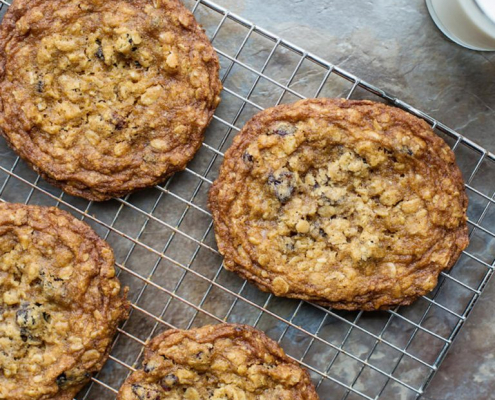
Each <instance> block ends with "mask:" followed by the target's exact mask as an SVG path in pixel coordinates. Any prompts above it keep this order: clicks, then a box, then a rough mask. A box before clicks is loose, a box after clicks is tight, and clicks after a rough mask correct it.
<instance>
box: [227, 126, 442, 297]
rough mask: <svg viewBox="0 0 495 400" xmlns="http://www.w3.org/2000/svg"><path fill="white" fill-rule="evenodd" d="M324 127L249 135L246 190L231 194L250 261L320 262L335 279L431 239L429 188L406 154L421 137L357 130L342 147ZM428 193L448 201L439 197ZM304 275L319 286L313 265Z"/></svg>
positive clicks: (392, 267)
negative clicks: (360, 134) (242, 211)
mask: <svg viewBox="0 0 495 400" xmlns="http://www.w3.org/2000/svg"><path fill="white" fill-rule="evenodd" d="M327 129H330V133H329V132H326V133H325V132H322V133H319V132H316V133H308V131H307V130H308V128H307V127H306V126H304V127H302V128H300V129H298V128H297V127H296V126H292V125H288V124H283V125H281V126H279V125H277V126H275V127H274V128H272V129H271V130H270V131H269V132H268V133H267V134H265V135H260V136H259V137H258V138H257V140H256V141H254V142H253V143H251V144H250V146H249V147H248V148H247V150H246V152H245V153H244V156H243V162H244V163H245V164H246V166H247V167H248V168H249V169H250V172H249V176H248V179H247V182H246V186H245V187H247V188H249V189H248V190H246V191H245V192H243V194H242V195H241V196H239V197H238V198H237V199H236V200H235V202H236V204H238V206H239V207H243V206H242V203H244V204H246V205H247V207H248V208H249V213H250V216H249V217H248V218H247V220H246V222H241V221H240V220H239V221H238V223H239V226H244V227H245V229H246V235H247V239H248V241H249V242H250V243H251V245H254V248H255V249H256V261H257V262H258V263H259V264H260V265H261V266H262V267H264V268H267V269H269V270H271V271H274V272H284V271H288V268H289V269H290V270H291V271H301V272H320V271H321V272H325V273H326V275H325V279H326V280H332V279H335V280H339V281H341V280H343V279H352V277H353V276H356V275H357V274H360V275H361V274H364V275H369V276H371V275H373V274H375V273H377V272H378V271H381V272H382V273H384V274H386V275H388V276H391V277H393V276H395V275H396V273H398V272H400V271H398V270H397V269H398V268H401V267H400V265H399V264H400V263H402V262H403V261H404V260H409V261H412V260H414V258H416V257H419V256H421V255H422V254H424V252H425V251H427V250H428V249H429V247H430V246H431V243H430V242H429V240H428V239H427V237H426V236H425V235H427V233H428V230H429V228H431V227H432V226H433V225H434V224H433V223H432V221H431V217H430V216H429V213H428V210H427V206H426V203H427V202H429V201H431V200H432V192H433V190H432V188H431V187H428V186H424V177H423V176H421V175H420V174H418V173H417V172H416V171H415V168H414V162H411V160H412V155H413V154H414V153H415V152H421V151H423V148H424V143H421V142H416V141H414V140H410V141H409V142H405V144H404V146H403V147H402V148H400V149H399V151H397V150H395V151H391V150H388V149H387V148H386V147H384V146H383V145H381V144H379V143H376V142H375V141H373V140H365V139H361V140H359V141H357V142H354V143H352V146H349V145H348V144H346V142H345V141H343V140H341V134H340V133H339V132H338V130H335V128H331V127H330V128H327ZM305 130H306V132H304V131H305ZM346 140H348V138H346ZM447 184H448V182H447ZM433 200H434V201H435V202H436V204H437V205H438V206H439V209H440V210H442V209H443V210H445V209H446V208H447V204H448V203H447V198H446V197H442V196H437V197H436V198H435V199H433ZM234 209H235V207H234ZM434 222H436V223H438V222H439V221H434ZM441 223H443V222H441ZM411 244H413V245H411ZM395 262H398V263H399V264H397V265H396V264H395ZM307 279H308V280H309V283H311V284H315V285H322V282H321V277H320V275H319V274H314V275H313V274H308V275H307ZM274 285H275V286H276V287H277V290H278V291H279V292H281V293H283V292H284V291H286V290H288V288H289V286H288V284H287V282H285V281H284V280H283V279H281V278H278V279H276V280H275V281H274Z"/></svg>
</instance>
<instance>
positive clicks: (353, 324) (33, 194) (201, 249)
mask: <svg viewBox="0 0 495 400" xmlns="http://www.w3.org/2000/svg"><path fill="white" fill-rule="evenodd" d="M185 3H186V6H188V7H189V8H190V9H191V10H192V11H193V12H194V14H195V16H196V18H197V19H198V21H199V22H200V23H201V24H202V25H203V27H204V28H205V30H206V32H207V34H208V36H209V37H210V39H211V41H212V42H213V44H214V46H215V48H216V49H217V52H218V55H219V58H220V61H221V65H222V70H221V78H222V81H223V83H224V86H225V88H224V91H223V101H222V104H221V106H220V107H219V108H218V110H217V112H216V115H215V117H214V120H213V122H212V124H211V126H210V127H209V129H208V132H207V135H206V141H205V143H204V145H203V146H202V148H201V150H200V151H199V153H198V154H197V156H196V157H195V159H194V160H193V161H192V162H191V163H190V164H189V166H188V168H187V169H186V170H185V171H184V172H181V173H178V174H176V175H174V176H173V177H172V178H170V179H169V180H168V181H167V182H166V183H164V184H163V185H160V186H157V187H155V188H152V189H149V190H145V191H142V192H139V193H135V194H133V195H130V196H127V197H125V198H122V199H116V200H112V201H109V202H105V203H103V204H101V203H93V202H88V201H85V200H82V199H78V198H74V197H71V196H68V195H66V194H64V193H62V192H61V191H59V190H58V189H55V188H53V187H51V186H50V185H48V184H47V183H46V182H44V181H43V180H41V179H40V177H39V176H37V175H36V174H35V173H34V172H33V171H32V170H30V169H29V168H28V167H26V165H25V164H24V163H23V162H22V161H20V160H19V159H18V158H17V157H16V155H15V154H14V153H13V152H12V151H10V150H9V149H8V148H7V146H6V145H5V142H3V141H0V155H1V156H0V200H1V201H9V202H23V203H26V204H28V203H30V204H42V205H55V206H58V207H60V208H62V209H66V210H68V211H69V212H71V213H73V214H74V215H75V216H77V217H79V218H81V219H83V220H85V221H86V222H87V223H89V224H90V225H91V226H93V228H94V229H95V230H96V231H97V232H98V233H99V234H100V235H101V236H102V237H104V238H105V239H106V240H107V241H108V242H109V243H110V244H111V245H112V247H113V248H114V250H115V256H116V261H117V262H116V265H117V269H118V271H119V276H120V279H121V281H122V283H123V284H125V285H128V286H129V287H130V292H129V298H130V300H131V301H132V312H131V316H130V318H129V320H128V321H127V322H125V323H124V324H123V326H122V327H121V328H120V329H119V332H118V335H117V337H116V339H115V342H114V344H113V349H112V353H111V356H110V359H109V361H108V362H107V364H106V366H105V367H104V369H103V370H102V371H101V372H100V373H99V374H98V375H96V376H95V377H94V378H93V381H92V382H91V384H89V385H88V386H87V387H86V388H85V389H84V390H83V391H82V392H81V393H79V395H78V396H77V400H87V399H93V400H95V399H98V400H101V399H104V400H106V399H114V398H115V396H116V392H117V390H118V388H119V387H120V385H121V384H122V382H123V381H124V379H125V378H126V377H127V376H128V374H129V373H131V372H132V371H133V370H134V369H135V368H139V367H140V360H141V357H142V354H143V345H144V343H145V342H146V340H148V339H149V338H151V337H153V336H154V335H156V334H158V333H160V332H161V331H163V330H165V329H169V328H172V327H178V328H191V327H196V326H201V325H204V324H208V323H219V322H225V321H227V322H236V323H245V324H250V325H253V326H255V327H257V328H259V329H261V330H263V331H265V332H266V333H267V334H268V335H269V336H270V337H272V338H273V339H275V340H277V341H278V342H279V343H280V345H281V346H282V347H283V348H284V349H285V350H286V352H287V353H288V354H289V355H290V356H291V357H293V358H294V359H295V360H297V361H298V362H299V363H301V365H303V366H304V367H306V368H307V369H308V370H309V371H310V373H311V375H312V378H313V380H314V382H315V384H316V386H317V388H318V392H319V394H320V397H321V399H322V400H330V399H331V400H333V399H363V398H364V399H368V400H370V399H394V400H395V399H404V400H405V399H415V398H418V397H419V396H420V395H421V394H422V393H423V391H424V389H425V387H426V386H427V384H428V382H429V381H430V380H431V378H432V376H433V374H434V373H435V371H436V370H437V369H438V367H439V365H440V363H441V361H442V359H443V358H444V357H445V354H446V352H447V350H448V349H449V347H450V345H451V344H452V341H453V340H454V338H455V337H456V335H457V334H458V332H459V329H460V328H461V326H462V325H463V323H464V321H465V320H466V318H467V316H468V315H469V313H470V312H471V310H472V308H473V306H474V304H475V303H476V301H477V299H478V298H479V296H480V294H481V292H482V290H483V288H484V287H485V285H486V284H487V282H488V280H489V279H490V277H491V275H492V273H493V270H494V266H495V263H494V261H495V233H494V229H493V228H494V227H495V204H494V203H495V197H494V195H495V193H494V189H495V156H494V155H493V154H491V153H489V152H487V151H486V150H485V149H483V148H482V147H480V146H478V145H477V144H475V143H473V142H472V141H470V140H468V139H466V138H464V137H462V136H461V135H459V134H458V133H456V132H455V131H453V130H451V129H449V128H448V127H447V126H445V125H443V124H441V123H440V122H438V121H436V120H435V119H433V118H431V117H429V116H428V115H427V114H425V113H423V112H421V111H419V110H417V109H415V108H413V107H411V106H409V105H408V104H406V103H404V102H402V101H400V100H399V99H397V98H395V97H393V96H391V95H389V94H387V93H385V92H383V91H382V90H380V89H378V88H376V87H374V86H372V85H370V84H368V83H366V82H364V81H362V80H360V79H359V78H357V77H356V76H354V75H352V74H349V73H348V72H346V71H344V70H342V69H340V68H338V67H336V66H333V65H332V64H330V63H328V62H326V61H324V60H322V59H320V58H318V57H317V56H315V55H313V54H309V53H307V52H305V51H304V50H303V49H301V48H299V47H296V46H294V45H292V44H290V43H288V42H286V41H284V40H282V39H280V38H279V37H277V36H275V35H273V34H271V33H270V32H267V31H266V30H264V29H262V28H259V27H257V26H255V25H253V24H251V23H250V22H248V21H246V20H244V19H242V18H241V17H239V16H237V15H234V14H232V13H230V12H229V11H227V10H226V9H224V8H221V7H219V6H217V5H216V4H214V3H213V2H211V1H209V0H189V1H185ZM0 6H1V8H2V9H0V16H1V15H3V14H4V13H5V11H6V9H7V6H8V3H7V2H5V1H4V0H0ZM303 97H346V98H370V99H373V100H376V101H384V102H388V103H391V104H393V105H396V106H398V107H401V108H403V109H405V110H407V111H409V112H411V113H412V114H414V115H416V116H419V117H421V118H424V119H425V120H426V121H427V122H428V123H430V124H431V126H432V127H433V128H434V129H435V131H436V132H437V133H438V134H439V135H440V136H441V137H443V138H444V139H445V140H446V141H447V142H448V143H449V145H451V147H452V148H453V149H454V151H455V153H456V156H457V160H458V164H459V166H460V167H461V169H462V171H463V174H464V177H465V180H466V189H467V192H468V195H469V197H470V206H469V210H468V215H469V228H470V237H471V244H470V246H469V248H468V249H467V250H466V251H465V252H463V254H462V256H461V258H460V259H459V261H458V262H457V264H456V265H455V266H454V268H452V270H451V271H449V272H448V273H443V274H442V276H441V278H440V283H439V285H438V287H437V288H436V289H435V290H434V291H433V292H432V293H431V294H429V295H428V296H425V297H423V298H421V299H420V300H418V301H417V302H416V303H414V304H413V305H411V306H408V307H398V308H395V309H393V310H390V311H380V312H373V313H364V312H345V311H336V310H329V309H326V308H323V307H320V306H317V305H314V304H310V303H307V302H303V301H296V300H288V299H281V298H276V297H273V296H271V295H268V294H266V293H262V292H260V291H259V290H257V289H256V288H254V287H253V286H251V285H249V284H247V283H246V282H245V281H243V280H242V279H240V278H239V277H237V276H236V275H235V274H233V273H230V272H228V271H226V270H224V269H223V268H222V258H221V257H220V255H219V253H218V251H217V250H216V245H215V241H214V234H213V229H212V220H211V215H210V213H209V211H208V210H207V209H206V199H207V192H208V190H209V188H210V185H211V183H212V181H213V180H214V179H215V177H216V174H217V172H218V168H219V165H220V163H221V162H222V157H223V151H225V149H226V148H228V146H229V145H230V143H231V140H232V137H233V136H235V134H237V133H238V131H239V130H240V128H241V127H242V126H243V124H244V123H245V122H246V121H247V120H248V119H249V118H250V117H252V116H253V115H254V114H255V113H256V112H258V111H259V110H262V109H263V108H265V107H268V106H273V105H276V104H280V103H287V102H292V101H295V100H297V99H300V98H303Z"/></svg>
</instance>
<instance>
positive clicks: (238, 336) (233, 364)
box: [117, 324, 318, 400]
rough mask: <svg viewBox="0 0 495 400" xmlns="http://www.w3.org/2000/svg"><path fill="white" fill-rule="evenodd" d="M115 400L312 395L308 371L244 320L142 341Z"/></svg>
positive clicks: (306, 398)
mask: <svg viewBox="0 0 495 400" xmlns="http://www.w3.org/2000/svg"><path fill="white" fill-rule="evenodd" d="M117 398H118V399H119V400H145V399H179V398H180V399H187V400H199V399H210V400H215V399H219V400H222V399H227V398H229V399H246V400H251V399H280V400H318V395H317V394H316V391H315V389H314V386H313V384H312V383H311V380H310V377H309V374H308V373H307V372H306V371H305V370H304V369H302V368H301V367H300V366H299V365H297V363H296V362H294V361H293V360H291V359H290V358H289V357H287V356H286V355H285V353H284V351H283V350H282V349H281V348H280V346H279V345H278V344H277V343H276V342H274V341H273V340H271V339H270V338H268V337H267V336H266V335H265V334H264V333H263V332H261V331H259V330H257V329H254V328H252V327H250V326H247V325H236V324H221V325H208V326H204V327H202V328H197V329H191V330H177V329H172V330H169V331H166V332H164V333H162V334H160V335H158V336H157V337H155V338H154V339H153V340H151V342H149V343H148V344H147V345H146V351H145V355H144V360H143V369H140V370H137V371H136V372H134V373H133V374H131V376H130V377H129V378H128V379H127V380H126V381H125V382H124V384H123V386H122V387H121V389H120V391H119V394H118V396H117Z"/></svg>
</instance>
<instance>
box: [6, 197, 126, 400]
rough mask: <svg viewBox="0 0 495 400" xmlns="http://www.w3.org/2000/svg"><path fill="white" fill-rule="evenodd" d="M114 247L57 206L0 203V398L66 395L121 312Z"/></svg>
mask: <svg viewBox="0 0 495 400" xmlns="http://www.w3.org/2000/svg"><path fill="white" fill-rule="evenodd" d="M113 264H114V258H113V252H112V250H111V249H110V247H109V246H108V244H107V243H106V242H105V241H103V240H102V239H100V238H99V237H98V236H97V235H96V233H95V232H94V231H93V230H92V229H91V228H90V227H89V226H88V225H86V224H85V223H83V222H81V221H79V220H77V219H76V218H74V217H73V216H71V215H70V214H68V213H66V212H64V211H61V210H58V209H57V208H48V207H37V206H26V205H23V204H3V203H2V204H0V349H1V351H0V399H5V400H49V399H50V400H52V399H53V400H72V399H73V398H74V395H75V394H76V393H77V392H78V391H79V390H81V388H82V387H83V386H84V385H85V384H86V383H87V382H88V381H89V379H90V377H91V374H92V373H94V372H97V371H99V370H100V369H101V368H102V366H103V364H104V363H105V361H106V360H107V358H108V353H109V351H110V345H111V343H112V339H113V336H114V334H115V331H116V328H117V324H118V323H119V322H121V321H122V320H123V319H125V318H126V317H127V314H128V302H127V301H126V300H125V295H124V296H123V295H122V294H120V283H119V281H118V279H117V278H116V277H115V270H114V266H113Z"/></svg>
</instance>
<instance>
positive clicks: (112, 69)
mask: <svg viewBox="0 0 495 400" xmlns="http://www.w3.org/2000/svg"><path fill="white" fill-rule="evenodd" d="M218 71H219V63H218V58H217V55H216V53H215V51H214V49H213V47H212V46H211V44H210V43H209V41H208V38H207V37H206V35H205V34H204V32H203V30H202V29H201V28H200V27H199V25H198V24H197V22H196V21H195V19H194V17H193V15H192V14H191V13H190V12H189V11H188V10H187V9H186V8H185V7H184V6H183V5H182V4H181V3H180V1H179V0H133V1H126V0H80V1H72V0H52V1H46V0H14V2H13V4H12V6H10V7H9V10H8V11H7V14H6V15H5V17H4V20H3V22H2V25H1V28H0V128H1V130H3V135H4V137H5V138H6V140H7V141H8V143H9V144H10V146H11V147H12V148H13V149H14V150H15V151H16V152H17V153H18V154H19V155H20V156H21V157H22V158H23V159H24V160H25V161H27V162H28V163H29V164H30V165H31V166H32V167H33V168H34V169H35V170H36V171H37V172H39V173H40V174H41V175H42V176H43V177H44V178H45V179H46V180H47V181H49V182H50V183H52V184H53V185H56V186H59V187H60V188H62V189H63V190H64V191H65V192H67V193H69V194H71V195H74V196H81V197H84V198H86V199H89V200H97V201H101V200H106V199H109V198H112V197H118V196H122V195H125V194H127V193H129V192H132V191H134V190H137V189H141V188H144V187H149V186H152V185H155V184H157V183H159V182H161V181H163V180H164V179H165V178H167V177H168V176H169V175H171V174H172V173H174V172H176V171H179V170H182V169H184V168H185V165H186V163H187V162H188V161H189V160H191V158H192V157H193V156H194V154H195V153H196V151H197V150H198V148H199V147H200V145H201V143H202V141H203V136H204V130H205V129H206V126H207V125H208V123H209V122H210V120H211V118H212V116H213V113H214V110H215V108H216V106H217V105H218V103H219V101H220V98H219V93H220V90H221V83H220V81H219V79H218Z"/></svg>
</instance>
